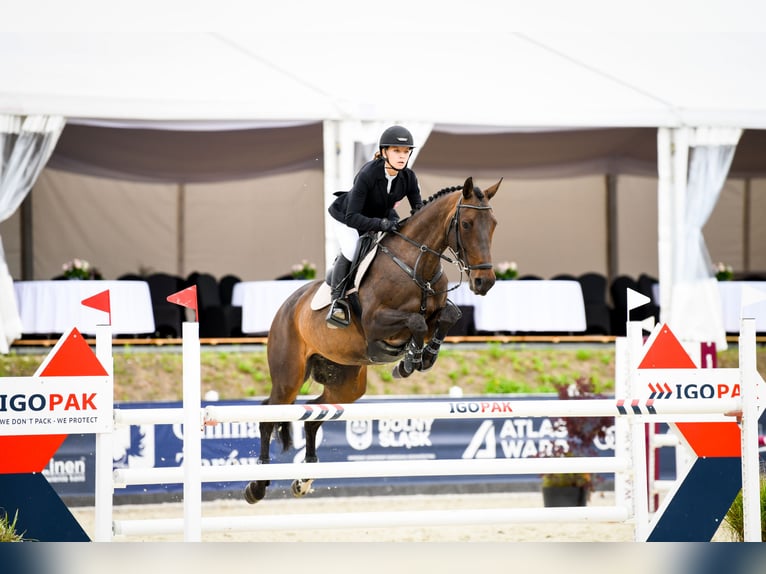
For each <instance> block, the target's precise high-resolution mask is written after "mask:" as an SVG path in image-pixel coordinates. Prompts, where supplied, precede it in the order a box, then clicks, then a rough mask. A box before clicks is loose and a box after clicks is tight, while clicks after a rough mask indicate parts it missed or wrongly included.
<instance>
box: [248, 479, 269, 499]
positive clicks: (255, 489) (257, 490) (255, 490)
mask: <svg viewBox="0 0 766 574" xmlns="http://www.w3.org/2000/svg"><path fill="white" fill-rule="evenodd" d="M264 496H266V482H265V481H263V480H258V481H254V482H251V483H250V484H248V485H247V486H246V487H245V500H246V501H247V502H248V504H255V503H256V502H258V501H259V500H262V499H263V497H264Z"/></svg>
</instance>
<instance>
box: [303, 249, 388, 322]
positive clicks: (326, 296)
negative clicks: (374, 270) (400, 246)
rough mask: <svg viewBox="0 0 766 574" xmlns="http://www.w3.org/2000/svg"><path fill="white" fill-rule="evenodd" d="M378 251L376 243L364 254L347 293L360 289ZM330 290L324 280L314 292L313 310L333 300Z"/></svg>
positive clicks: (317, 309) (322, 307) (321, 307)
mask: <svg viewBox="0 0 766 574" xmlns="http://www.w3.org/2000/svg"><path fill="white" fill-rule="evenodd" d="M377 251H378V245H377V244H375V247H373V248H372V249H371V250H370V252H369V253H368V254H367V255H365V256H364V259H362V262H361V263H360V264H359V270H358V271H357V273H356V278H355V279H354V285H353V287H351V289H346V293H351V292H353V291H358V290H359V284H360V283H361V282H362V278H363V277H364V275H365V273H367V269H369V267H370V264H371V263H372V260H373V259H374V258H375V253H376V252H377ZM330 291H331V289H330V286H329V285H328V284H327V281H323V282H322V284H321V285H320V286H319V289H317V290H316V293H314V297H312V298H311V309H312V310H313V311H319V310H320V309H324V308H325V307H327V306H328V305H329V304H330V303H331V302H332V300H331V299H330Z"/></svg>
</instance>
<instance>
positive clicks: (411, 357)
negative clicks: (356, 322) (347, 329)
mask: <svg viewBox="0 0 766 574" xmlns="http://www.w3.org/2000/svg"><path fill="white" fill-rule="evenodd" d="M403 334H404V336H407V335H409V337H408V341H409V342H408V344H407V348H406V351H405V353H404V358H403V359H402V360H401V361H400V362H399V364H398V365H397V366H396V367H394V370H393V372H392V375H393V376H394V378H397V379H401V378H406V377H409V376H410V375H411V374H412V373H414V372H415V371H417V370H420V365H421V361H422V357H423V344H424V342H425V337H426V335H427V334H428V324H427V323H426V320H425V318H424V317H423V315H421V314H420V313H408V312H405V311H400V310H397V309H385V310H382V311H379V312H378V313H377V314H376V316H375V321H374V328H373V329H371V330H370V335H371V336H372V338H375V339H388V338H389V337H397V336H402V335H403Z"/></svg>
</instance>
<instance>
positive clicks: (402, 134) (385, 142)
mask: <svg viewBox="0 0 766 574" xmlns="http://www.w3.org/2000/svg"><path fill="white" fill-rule="evenodd" d="M391 146H397V147H409V148H413V147H415V144H414V142H413V140H412V134H411V133H410V131H409V130H408V129H407V128H404V127H402V126H391V127H390V128H388V129H387V130H386V131H384V132H383V133H382V134H381V135H380V142H379V144H378V147H379V148H380V149H381V150H382V149H383V148H384V147H391Z"/></svg>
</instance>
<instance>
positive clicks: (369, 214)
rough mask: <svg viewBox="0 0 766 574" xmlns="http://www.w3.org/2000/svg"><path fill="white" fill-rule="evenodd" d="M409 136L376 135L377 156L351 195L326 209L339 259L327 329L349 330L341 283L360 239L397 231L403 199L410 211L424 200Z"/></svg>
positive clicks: (401, 131)
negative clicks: (397, 207) (371, 233)
mask: <svg viewBox="0 0 766 574" xmlns="http://www.w3.org/2000/svg"><path fill="white" fill-rule="evenodd" d="M414 147H415V144H414V143H413V139H412V134H411V133H410V132H409V130H407V129H405V128H403V127H402V126H391V127H390V128H388V129H386V130H385V131H384V132H383V133H382V134H381V136H380V140H379V142H378V151H377V152H376V153H375V157H374V158H373V159H372V160H371V161H369V162H367V163H366V164H364V165H363V166H362V168H361V169H360V170H359V172H358V173H357V174H356V177H355V178H354V185H353V187H352V188H351V190H350V191H349V192H340V193H338V194H336V195H338V198H337V199H336V200H335V201H334V202H333V203H332V204H331V205H330V207H329V210H328V211H329V212H330V215H331V216H332V217H333V224H334V227H335V236H336V237H337V238H338V243H340V254H339V255H338V257H337V258H336V260H335V264H334V265H333V270H332V293H331V296H332V305H331V306H330V311H329V313H328V314H327V324H328V326H329V327H331V328H339V327H340V328H343V327H346V326H348V324H349V322H350V320H351V313H350V310H349V307H348V303H347V302H346V301H345V300H343V283H344V280H345V278H346V276H347V275H348V273H349V268H350V266H351V261H352V260H353V258H354V254H355V252H356V245H357V242H358V240H359V236H360V235H362V234H363V233H366V232H368V231H396V230H397V229H399V215H398V214H397V212H396V210H395V209H394V207H395V205H396V203H397V202H399V201H400V200H402V199H403V198H404V197H406V198H407V200H408V201H409V204H410V207H411V208H412V209H420V207H422V206H423V200H422V199H421V197H420V187H419V186H418V179H417V177H415V172H414V171H412V170H411V169H410V168H408V167H407V163H408V162H409V159H410V154H411V153H412V148H414Z"/></svg>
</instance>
